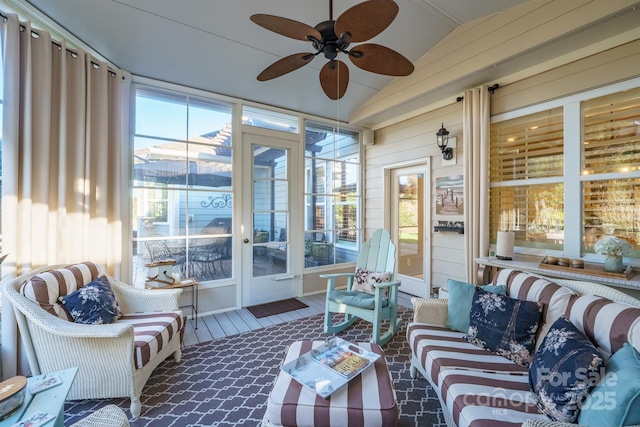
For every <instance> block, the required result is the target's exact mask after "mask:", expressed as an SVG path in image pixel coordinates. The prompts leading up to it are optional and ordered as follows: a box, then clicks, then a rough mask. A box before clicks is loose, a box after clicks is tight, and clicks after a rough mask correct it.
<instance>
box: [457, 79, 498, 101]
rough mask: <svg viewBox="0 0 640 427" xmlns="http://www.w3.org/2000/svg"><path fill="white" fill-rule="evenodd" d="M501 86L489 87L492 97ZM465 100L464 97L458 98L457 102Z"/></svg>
mask: <svg viewBox="0 0 640 427" xmlns="http://www.w3.org/2000/svg"><path fill="white" fill-rule="evenodd" d="M499 88H500V85H499V84H498V83H496V84H494V85H493V86H489V87H488V88H487V89H488V90H489V93H490V94H491V95H493V92H495V91H496V89H499ZM463 99H464V96H459V97H457V98H456V102H460V101H462V100H463Z"/></svg>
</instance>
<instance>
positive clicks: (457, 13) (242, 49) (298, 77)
mask: <svg viewBox="0 0 640 427" xmlns="http://www.w3.org/2000/svg"><path fill="white" fill-rule="evenodd" d="M13 1H14V2H17V3H22V4H23V5H24V6H25V7H27V8H31V9H32V10H33V8H36V9H37V11H39V12H41V13H43V14H44V15H46V16H47V17H49V18H50V19H51V20H52V21H54V22H55V23H57V24H58V25H60V26H62V27H64V29H66V30H67V31H68V32H69V33H70V34H71V35H73V36H75V37H77V38H78V39H80V40H82V41H83V42H84V43H85V44H86V45H88V46H89V47H91V48H92V49H93V50H94V53H97V54H99V55H101V56H102V57H103V58H105V59H106V60H108V61H109V62H110V63H112V64H113V65H115V66H117V67H119V68H122V69H124V70H126V71H128V72H130V73H132V74H134V75H137V76H143V77H149V78H153V79H158V80H162V81H167V82H171V83H177V84H180V85H185V86H189V87H193V88H197V89H203V90H206V91H210V92H214V93H217V94H221V95H227V96H230V97H234V98H241V99H245V100H249V101H255V102H258V103H262V104H267V105H272V106H277V107H282V108H286V109H290V110H295V111H300V112H303V113H307V114H312V115H316V116H321V117H326V118H331V119H336V118H337V117H338V118H340V119H341V120H343V121H348V119H349V116H350V115H351V113H352V112H353V111H354V110H356V109H357V108H358V107H359V106H360V105H362V104H363V103H364V102H366V101H367V100H368V99H370V98H371V97H372V96H374V95H376V94H377V93H378V92H379V91H380V90H381V89H382V88H383V87H384V86H385V85H387V84H388V83H389V82H391V81H392V79H394V77H388V76H383V75H378V74H374V73H371V72H367V71H364V70H361V69H359V68H357V67H356V66H354V65H353V64H352V63H351V62H350V61H349V60H348V59H346V58H342V59H343V61H344V62H345V63H347V65H348V66H349V71H350V79H349V86H348V89H347V92H346V94H345V95H344V97H343V98H342V99H340V100H338V101H332V100H330V99H328V98H327V96H325V94H324V92H323V91H322V89H321V87H320V83H319V78H318V76H319V72H320V69H321V68H322V66H323V65H324V64H325V62H326V61H327V60H326V59H325V58H324V57H323V56H322V55H318V56H316V57H315V58H314V59H313V60H312V61H311V62H310V63H308V64H307V65H305V66H304V67H302V68H300V69H298V70H296V71H293V72H291V73H288V74H286V75H284V76H281V77H278V78H276V79H273V80H269V81H266V82H259V81H258V80H257V79H256V77H257V75H258V74H259V73H260V72H261V71H262V70H263V69H264V68H265V67H267V66H268V65H270V64H271V63H273V62H275V61H276V60H278V59H280V58H283V57H285V56H287V55H290V54H293V53H299V52H312V51H313V49H312V46H311V43H310V42H304V41H299V40H294V39H290V38H287V37H284V36H282V35H279V34H276V33H274V32H271V31H268V30H266V29H264V28H262V27H260V26H258V25H256V24H254V23H253V22H251V20H250V19H249V17H250V16H251V15H253V14H258V13H263V14H270V15H277V16H282V17H286V18H290V19H293V20H296V21H300V22H303V23H305V24H308V25H310V26H315V25H316V24H318V23H320V22H322V21H325V20H328V19H329V10H330V9H329V8H330V1H331V0H315V1H310V0H180V1H176V0H92V1H87V0H56V1H51V0H28V2H26V0H13ZM395 1H396V2H397V3H398V5H399V7H400V10H399V13H398V16H397V17H396V18H395V20H394V21H393V22H392V23H391V24H390V25H389V27H388V28H387V29H386V30H385V31H383V32H382V33H381V34H379V35H377V36H376V37H374V38H373V39H371V40H370V41H368V43H377V44H381V45H384V46H387V47H389V48H391V49H393V50H396V51H397V52H399V53H401V54H402V55H404V56H405V57H406V58H408V59H409V60H410V61H412V62H415V61H416V60H418V59H419V58H420V57H422V56H423V55H424V54H425V53H426V52H427V51H429V50H430V49H431V48H432V47H433V46H435V45H436V44H437V43H438V42H439V41H441V40H442V39H443V38H444V37H445V36H446V35H447V34H449V33H450V32H451V31H452V30H454V29H455V28H457V27H459V26H461V25H463V24H465V23H467V22H471V21H473V20H476V19H478V18H481V17H483V16H487V15H491V14H494V13H497V12H500V11H501V10H503V9H505V8H508V7H512V6H514V5H517V4H519V3H523V2H524V1H525V0H465V1H463V0H455V1H452V0H395ZM360 2H361V0H335V1H334V4H333V18H334V19H336V18H337V17H338V16H339V15H340V14H341V13H342V12H344V11H345V10H347V9H348V8H350V7H352V6H354V5H356V4H358V3H360ZM354 45H355V43H354ZM399 78H402V77H399Z"/></svg>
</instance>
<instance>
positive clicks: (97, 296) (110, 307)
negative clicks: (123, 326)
mask: <svg viewBox="0 0 640 427" xmlns="http://www.w3.org/2000/svg"><path fill="white" fill-rule="evenodd" d="M58 300H59V301H60V302H61V303H62V306H63V307H64V308H65V310H67V312H68V313H69V315H70V316H71V318H72V319H73V321H74V322H76V323H83V324H86V325H103V324H107V323H113V322H115V321H116V320H118V319H119V318H120V316H122V312H121V311H120V306H119V305H118V301H116V296H115V294H114V293H113V290H112V289H111V284H110V283H109V279H107V278H106V276H104V275H103V276H100V277H98V278H96V279H95V280H93V281H92V282H90V283H88V284H86V285H84V286H83V287H81V288H80V289H78V290H77V291H75V292H72V293H70V294H69V295H65V296H62V297H60V298H58Z"/></svg>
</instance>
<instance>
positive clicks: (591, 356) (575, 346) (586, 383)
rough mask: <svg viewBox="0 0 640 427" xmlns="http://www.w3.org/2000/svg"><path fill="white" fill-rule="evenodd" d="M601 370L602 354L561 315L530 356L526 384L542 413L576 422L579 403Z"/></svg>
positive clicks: (597, 378)
mask: <svg viewBox="0 0 640 427" xmlns="http://www.w3.org/2000/svg"><path fill="white" fill-rule="evenodd" d="M603 374H604V359H603V358H602V355H601V354H600V353H599V352H598V350H596V347H595V346H594V345H593V344H592V343H591V341H589V339H588V338H587V337H585V336H584V334H583V333H582V332H580V330H579V329H578V328H576V327H575V326H574V325H573V323H571V322H570V321H569V320H567V319H566V318H565V317H564V316H563V317H560V318H558V320H556V321H555V322H554V323H553V325H551V328H550V329H549V332H548V333H547V335H546V336H545V337H544V340H543V341H542V344H541V345H540V347H539V348H538V351H537V352H536V354H535V356H534V358H533V361H532V363H531V367H530V368H529V385H530V386H531V391H532V392H533V394H534V396H535V398H536V405H537V406H538V408H539V409H540V410H541V411H542V412H543V413H544V414H546V415H547V416H548V417H549V418H551V419H552V420H554V421H560V422H564V423H575V422H576V419H577V417H578V413H579V411H580V405H581V404H582V402H583V400H584V399H586V398H587V396H588V395H589V392H590V390H591V389H592V388H593V387H594V386H595V385H596V383H597V382H598V380H599V379H600V377H601V376H602V375H603Z"/></svg>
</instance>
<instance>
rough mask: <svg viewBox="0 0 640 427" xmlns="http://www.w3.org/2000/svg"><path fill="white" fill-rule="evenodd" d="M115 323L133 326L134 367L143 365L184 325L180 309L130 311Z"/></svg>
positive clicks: (138, 367)
mask: <svg viewBox="0 0 640 427" xmlns="http://www.w3.org/2000/svg"><path fill="white" fill-rule="evenodd" d="M116 323H119V324H120V323H127V324H130V325H132V326H133V336H134V339H133V340H134V343H133V346H134V361H135V366H136V369H140V368H142V367H143V366H145V365H146V364H147V363H148V362H149V361H150V360H152V359H153V358H154V357H155V356H156V354H158V353H159V352H160V350H162V349H163V347H164V346H165V345H166V344H167V343H169V342H170V341H171V340H172V339H173V337H174V336H177V335H176V334H180V333H181V331H182V327H183V326H184V319H183V317H182V312H181V311H166V312H163V313H131V314H125V315H124V316H122V317H121V318H120V319H119V320H118V321H117V322H116Z"/></svg>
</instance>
